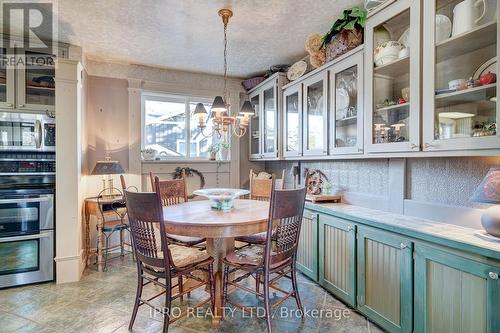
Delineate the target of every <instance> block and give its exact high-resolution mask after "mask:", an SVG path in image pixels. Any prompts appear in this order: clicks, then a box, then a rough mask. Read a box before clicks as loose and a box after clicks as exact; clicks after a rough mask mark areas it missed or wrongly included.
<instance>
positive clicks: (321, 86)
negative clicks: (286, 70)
mask: <svg viewBox="0 0 500 333" xmlns="http://www.w3.org/2000/svg"><path fill="white" fill-rule="evenodd" d="M327 85H328V74H327V72H326V71H325V73H319V74H317V75H315V76H313V77H311V78H309V79H307V80H306V81H305V82H304V88H303V89H304V100H303V104H304V122H303V123H304V129H303V141H304V142H303V153H304V155H326V153H327V145H328V135H327V133H328V132H327V131H328V112H327V110H328V103H327V101H328V90H327V88H326V87H327Z"/></svg>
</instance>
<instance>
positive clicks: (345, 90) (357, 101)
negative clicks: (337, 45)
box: [329, 52, 364, 155]
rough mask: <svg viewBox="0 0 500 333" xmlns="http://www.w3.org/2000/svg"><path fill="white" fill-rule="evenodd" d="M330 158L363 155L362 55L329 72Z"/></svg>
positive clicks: (357, 55)
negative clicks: (341, 155)
mask: <svg viewBox="0 0 500 333" xmlns="http://www.w3.org/2000/svg"><path fill="white" fill-rule="evenodd" d="M329 72H330V96H331V98H330V100H331V107H330V119H331V124H330V128H331V131H330V132H331V139H330V154H333V155H334V154H360V153H362V152H363V82H364V81H363V53H362V52H358V53H356V54H353V55H352V56H350V57H349V58H347V59H345V60H343V61H341V62H340V63H338V64H336V65H335V66H333V67H332V68H331V69H330V71H329Z"/></svg>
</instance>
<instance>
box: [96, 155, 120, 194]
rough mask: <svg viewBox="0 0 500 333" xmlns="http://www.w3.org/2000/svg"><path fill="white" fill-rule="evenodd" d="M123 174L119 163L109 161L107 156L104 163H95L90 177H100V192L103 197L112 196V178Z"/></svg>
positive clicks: (109, 158)
mask: <svg viewBox="0 0 500 333" xmlns="http://www.w3.org/2000/svg"><path fill="white" fill-rule="evenodd" d="M122 173H125V171H124V170H123V168H122V166H121V164H120V162H118V161H111V157H109V156H107V157H106V160H105V161H97V162H96V164H95V166H94V169H93V170H92V175H102V191H101V193H104V195H105V196H112V195H113V188H114V186H113V176H112V175H117V174H122Z"/></svg>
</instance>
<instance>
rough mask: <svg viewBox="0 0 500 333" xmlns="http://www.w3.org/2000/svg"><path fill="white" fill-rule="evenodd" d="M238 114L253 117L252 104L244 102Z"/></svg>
mask: <svg viewBox="0 0 500 333" xmlns="http://www.w3.org/2000/svg"><path fill="white" fill-rule="evenodd" d="M240 113H241V114H243V115H249V116H253V115H254V114H255V110H254V108H253V106H252V103H250V101H245V103H243V105H242V107H241V110H240Z"/></svg>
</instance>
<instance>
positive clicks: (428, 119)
mask: <svg viewBox="0 0 500 333" xmlns="http://www.w3.org/2000/svg"><path fill="white" fill-rule="evenodd" d="M460 2H461V1H460V0H450V1H442V0H429V1H424V16H423V17H424V25H423V33H424V36H426V38H424V40H423V50H424V52H423V55H424V56H423V64H424V68H425V70H424V71H423V81H424V82H425V83H426V84H425V85H424V86H423V91H422V93H423V99H422V101H423V144H424V146H423V147H424V150H427V151H433V150H434V151H435V150H464V149H489V148H498V147H500V132H499V131H498V130H497V129H496V124H498V121H499V120H500V106H499V105H498V103H496V102H494V101H496V98H497V96H498V91H499V86H498V84H495V83H492V82H490V81H483V82H482V83H481V81H478V79H479V78H480V77H481V76H483V75H485V74H488V72H490V71H491V72H496V73H494V74H497V75H498V74H499V73H498V69H497V68H496V67H495V66H489V67H487V66H488V64H491V62H492V61H493V60H491V59H496V57H497V56H498V53H499V50H500V48H499V43H498V41H499V38H500V33H498V32H499V31H500V30H499V27H498V15H495V10H497V11H498V10H499V9H498V8H496V6H495V4H494V2H495V1H485V7H487V8H486V9H485V13H484V15H482V16H481V19H480V20H478V22H477V24H474V26H472V27H470V28H469V29H467V27H466V26H464V25H460V24H457V25H456V26H455V25H454V26H453V32H452V34H451V36H450V35H446V34H445V35H443V23H444V24H445V23H446V18H445V17H448V18H450V19H451V18H453V12H454V8H455V6H456V5H457V4H459V3H460ZM479 3H481V2H479ZM497 3H498V1H497ZM482 8H483V7H481V9H480V10H481V11H482V10H483V9H482ZM467 10H471V11H472V10H473V9H472V8H471V9H467ZM435 17H436V19H434V18H435ZM438 24H440V25H438ZM495 61H496V60H495ZM485 67H486V68H485ZM471 77H472V79H473V80H475V81H472V82H467V83H466V80H469V79H470V78H471ZM456 79H461V80H463V82H459V83H460V84H459V85H458V87H454V84H453V82H451V81H452V80H456ZM450 83H451V88H452V89H450ZM455 88H456V89H455Z"/></svg>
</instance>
